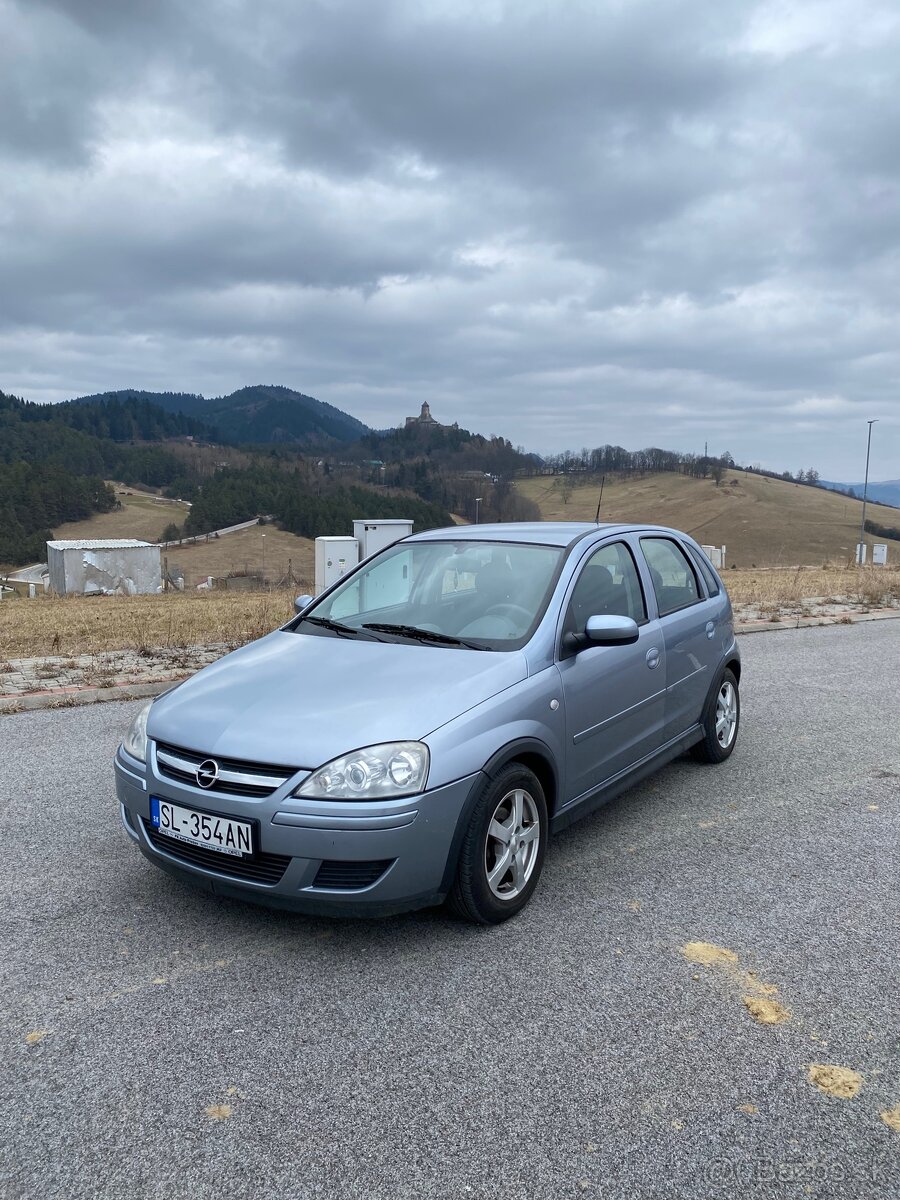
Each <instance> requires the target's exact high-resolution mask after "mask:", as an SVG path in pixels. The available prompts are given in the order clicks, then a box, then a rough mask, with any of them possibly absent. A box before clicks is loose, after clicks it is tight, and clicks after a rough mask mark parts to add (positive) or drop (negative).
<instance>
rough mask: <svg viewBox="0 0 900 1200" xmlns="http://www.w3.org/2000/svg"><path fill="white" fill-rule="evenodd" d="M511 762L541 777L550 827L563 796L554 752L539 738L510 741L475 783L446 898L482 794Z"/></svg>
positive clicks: (445, 882)
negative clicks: (474, 810) (463, 841)
mask: <svg viewBox="0 0 900 1200" xmlns="http://www.w3.org/2000/svg"><path fill="white" fill-rule="evenodd" d="M510 763H521V764H522V766H523V767H527V768H528V770H529V771H533V772H534V774H535V775H536V776H537V777H538V779H539V780H540V783H541V787H542V788H543V789H544V799H545V800H546V801H547V816H548V826H549V823H550V821H552V819H553V813H554V811H555V809H556V806H557V803H558V800H559V795H560V784H559V772H558V770H557V766H556V762H555V760H554V757H553V752H552V750H551V749H550V747H549V746H548V745H547V744H546V743H545V742H542V741H540V740H539V739H538V738H516V739H515V740H514V741H512V742H507V744H506V745H505V746H501V747H500V749H499V750H496V751H495V752H494V753H493V754H492V755H491V757H490V758H489V759H488V761H487V762H486V763H485V764H484V766H483V767H482V769H481V771H480V772H479V782H476V783H474V784H473V786H472V790H471V792H470V793H469V797H468V800H467V802H466V804H465V806H464V808H463V811H462V812H461V813H460V817H459V821H458V822H457V826H456V831H455V832H454V835H453V841H452V842H451V845H450V852H449V854H448V855H447V863H446V865H445V867H444V875H443V878H442V880H441V893H442V894H444V895H446V893H447V892H448V891H449V890H450V887H451V885H452V883H453V878H454V876H455V874H456V865H457V863H458V861H459V852H460V847H461V845H462V839H463V834H464V833H465V830H466V828H467V827H468V824H469V820H470V819H471V815H472V810H473V809H474V807H475V803H476V801H477V800H478V797H479V796H480V795H481V794H482V789H483V788H484V786H485V784H487V783H490V781H491V780H493V779H494V778H496V776H497V775H499V774H500V772H501V771H502V770H503V769H504V768H505V767H508V766H509V765H510ZM548 833H549V828H548Z"/></svg>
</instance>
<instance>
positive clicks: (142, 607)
mask: <svg viewBox="0 0 900 1200" xmlns="http://www.w3.org/2000/svg"><path fill="white" fill-rule="evenodd" d="M725 579H726V582H727V584H728V590H729V593H730V595H731V598H732V600H733V602H734V604H735V607H736V609H738V611H740V610H741V609H742V608H744V609H751V610H755V611H758V612H761V613H764V614H765V613H774V612H776V611H779V610H781V611H782V612H793V611H795V610H797V609H798V608H799V607H800V606H801V604H802V602H803V601H804V600H809V599H812V598H817V599H822V600H825V601H827V600H836V601H840V602H841V603H845V604H848V605H849V606H853V607H855V608H857V609H860V608H862V609H866V608H877V607H880V606H881V605H882V604H885V603H887V604H890V603H894V604H900V568H898V567H894V568H885V569H881V568H869V569H867V570H862V571H860V570H857V569H856V568H829V569H825V570H820V569H808V570H768V571H741V570H735V571H727V572H726V573H725ZM297 590H298V589H297V588H296V587H294V588H277V589H271V590H269V591H240V592H229V591H224V590H223V591H219V590H214V591H211V592H197V591H189V592H169V593H167V594H164V595H159V596H96V597H86V596H70V597H66V598H62V597H58V596H44V597H40V598H38V599H35V600H23V599H19V600H4V601H3V603H2V604H0V663H2V662H4V661H6V660H7V659H11V658H33V657H38V656H40V655H48V654H54V655H77V654H99V653H102V652H104V651H107V650H138V651H141V650H151V649H161V648H184V647H190V646H201V645H209V644H211V643H226V644H228V645H230V646H239V645H243V644H244V643H245V642H249V641H252V640H253V639H254V638H257V637H261V636H262V635H263V634H264V633H268V632H269V631H270V630H272V629H275V628H277V626H279V625H281V624H282V623H283V622H284V621H286V620H287V619H288V617H290V615H291V613H292V611H293V609H292V602H293V599H294V596H295V594H296V592H297Z"/></svg>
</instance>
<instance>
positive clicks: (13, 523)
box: [0, 392, 203, 564]
mask: <svg viewBox="0 0 900 1200" xmlns="http://www.w3.org/2000/svg"><path fill="white" fill-rule="evenodd" d="M201 428H203V427H202V426H201V425H200V423H199V422H197V421H195V420H193V419H191V418H187V417H183V416H176V415H174V414H172V413H166V412H163V411H162V410H161V409H155V408H154V407H153V406H152V405H149V404H147V403H146V402H141V401H129V402H124V401H116V402H108V401H99V402H97V403H92V404H90V405H84V406H75V405H70V404H53V405H48V404H29V403H28V402H26V401H24V400H19V399H17V398H16V397H15V396H7V395H5V394H4V393H3V392H0V563H8V564H18V563H23V562H34V561H35V560H40V559H43V558H44V555H45V548H44V543H45V542H46V541H47V539H48V538H49V537H50V536H51V530H52V529H53V528H54V527H55V526H56V525H61V524H63V522H65V521H81V520H84V519H85V518H86V517H90V516H91V515H92V514H93V513H95V512H106V511H108V510H109V509H110V508H111V507H112V506H113V505H114V504H115V496H114V495H113V492H112V489H111V488H109V487H107V485H106V484H105V483H104V479H121V480H123V481H124V482H125V483H146V484H148V485H150V486H151V487H166V486H169V487H177V486H178V482H179V479H180V478H182V477H183V474H184V466H183V464H182V463H181V461H180V460H179V459H178V458H176V457H175V455H173V454H172V453H171V452H170V451H168V450H166V449H164V448H163V447H162V446H154V445H137V446H133V445H128V444H126V443H128V442H130V441H131V440H132V439H133V438H140V439H142V440H144V441H146V442H153V441H157V440H160V439H162V438H166V437H173V436H178V435H184V434H185V433H188V432H191V431H193V430H200V429H201Z"/></svg>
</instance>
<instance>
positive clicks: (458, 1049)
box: [0, 621, 900, 1200]
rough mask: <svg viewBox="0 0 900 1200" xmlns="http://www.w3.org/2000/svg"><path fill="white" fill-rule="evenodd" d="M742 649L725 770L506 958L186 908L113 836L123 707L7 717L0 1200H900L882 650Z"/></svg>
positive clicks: (871, 637)
mask: <svg viewBox="0 0 900 1200" xmlns="http://www.w3.org/2000/svg"><path fill="white" fill-rule="evenodd" d="M741 648H742V652H743V654H744V663H745V686H744V689H743V698H744V714H743V729H742V734H741V740H740V744H739V747H738V749H737V750H736V752H735V754H734V755H733V757H732V758H731V760H730V761H729V762H728V763H727V764H726V765H724V766H722V767H718V768H710V767H701V766H698V765H695V764H694V763H693V762H692V761H690V760H683V761H680V762H678V763H675V764H673V765H672V766H671V767H669V768H668V769H666V770H665V771H664V772H662V773H661V774H660V775H658V776H657V777H656V778H655V779H653V780H652V781H650V782H649V783H648V784H646V785H645V786H642V787H640V788H638V789H636V790H635V791H633V792H632V793H630V794H629V795H628V796H625V797H623V798H622V799H620V800H619V801H617V802H615V803H614V804H612V805H611V806H609V807H607V808H606V809H604V810H601V811H600V812H599V813H597V814H596V815H594V816H592V817H590V818H588V819H587V820H585V821H583V822H581V823H580V824H578V825H576V826H574V827H572V828H571V829H569V830H567V831H566V832H565V833H564V834H562V835H560V836H559V837H558V838H557V839H556V840H555V841H554V843H553V845H552V846H551V851H550V855H549V857H548V862H547V868H546V871H545V875H544V879H543V881H542V884H541V886H540V888H539V889H538V892H537V894H536V896H535V898H534V900H533V901H532V903H531V905H530V906H529V908H528V909H527V910H526V911H525V912H524V913H523V914H522V915H521V916H520V917H519V918H518V919H516V920H514V921H512V922H511V923H509V924H507V925H505V926H503V927H500V928H497V929H489V930H483V929H476V928H473V927H468V926H466V925H462V924H459V923H456V922H455V921H453V920H451V919H450V918H448V917H446V916H444V915H443V914H441V913H440V912H429V913H420V914H416V915H412V916H409V917H402V918H394V919H391V920H385V921H379V922H372V923H369V922H340V921H326V920H312V919H308V918H304V917H300V916H291V915H286V914H280V913H268V912H266V911H264V910H261V909H257V908H253V907H249V906H244V905H242V904H238V903H234V902H228V901H224V900H217V899H215V898H212V897H210V896H208V895H206V894H204V893H200V892H194V891H192V890H189V889H188V888H186V887H183V886H181V885H179V884H177V883H175V882H174V881H173V880H171V879H169V878H168V877H167V876H166V875H164V874H162V873H161V872H158V871H156V870H154V868H153V867H152V866H151V865H150V864H149V863H147V862H146V861H145V860H144V859H143V858H142V857H141V855H140V854H139V853H138V851H137V850H136V849H135V848H134V847H133V846H132V845H131V843H130V842H128V841H127V839H126V838H125V835H124V834H123V833H122V832H121V831H120V828H119V823H118V813H117V809H116V804H115V798H114V791H113V782H112V770H111V765H110V760H111V758H112V755H113V751H114V749H115V746H116V743H117V740H118V738H119V736H120V733H121V731H122V730H123V729H124V727H125V725H126V724H127V721H128V719H129V717H130V714H131V713H132V712H133V711H134V709H135V705H133V704H106V705H100V706H97V707H92V708H85V709H77V710H67V711H58V712H52V711H44V712H36V713H26V714H22V715H19V716H13V717H0V804H2V825H0V839H2V861H3V873H2V888H3V904H2V917H0V920H2V928H3V933H2V957H0V985H2V996H3V1002H2V1027H0V1038H2V1043H3V1048H2V1066H0V1070H2V1073H3V1076H4V1077H5V1078H4V1080H3V1082H2V1104H0V1194H2V1195H3V1196H4V1197H29V1198H30V1197H34V1198H35V1200H52V1198H55V1197H66V1198H67V1200H74V1198H77V1197H90V1198H92V1200H93V1198H95V1197H117V1198H118V1197H130V1198H138V1200H143V1198H145V1197H160V1198H162V1197H165V1198H166V1200H172V1198H175V1197H178V1198H180V1197H185V1198H187V1197H190V1198H191V1200H203V1198H206V1197H229V1198H243V1197H248V1198H249V1197H254V1198H255V1197H260V1198H262V1197H265V1198H270V1197H271V1198H278V1200H281V1198H285V1200H287V1198H290V1200H299V1198H303V1197H320V1196H321V1197H326V1196H327V1197H329V1198H330V1200H335V1198H337V1200H345V1198H350V1197H377V1198H381V1197H385V1198H388V1197H389V1198H391V1200H393V1198H395V1197H398V1198H399V1197H403V1198H405V1197H417V1198H418V1197H431V1196H436V1197H447V1198H448V1200H450V1198H452V1200H458V1198H460V1197H491V1198H493V1197H497V1198H509V1200H512V1198H516V1197H541V1198H544V1197H546V1198H548V1200H550V1198H554V1200H555V1198H556V1197H565V1196H581V1195H588V1196H590V1195H596V1196H612V1197H616V1198H619V1197H628V1198H630V1200H633V1198H634V1197H652V1198H653V1200H656V1198H657V1197H669V1196H678V1197H685V1198H690V1200H699V1198H701V1197H707V1196H711V1197H723V1198H727V1200H732V1198H733V1197H741V1198H742V1200H743V1198H746V1197H770V1196H771V1197H778V1198H781V1197H793V1196H798V1197H800V1196H809V1195H811V1196H841V1197H844V1198H853V1197H872V1198H873V1200H874V1198H875V1197H878V1198H879V1200H882V1198H887V1197H894V1196H898V1195H900V1131H896V1132H895V1131H894V1130H893V1129H891V1128H890V1127H889V1125H888V1124H887V1123H886V1122H885V1121H884V1120H883V1119H882V1117H881V1116H880V1113H881V1112H882V1111H885V1112H889V1111H890V1110H891V1109H892V1108H893V1107H894V1106H895V1105H900V1020H898V990H900V989H898V982H900V978H898V975H900V968H898V964H900V901H898V881H900V697H898V678H900V623H897V622H893V621H889V622H883V623H872V624H865V625H855V626H848V627H830V628H824V629H806V630H797V631H784V632H778V633H772V634H757V635H754V636H751V637H747V638H744V639H742V642H741ZM691 941H702V942H709V943H714V944H715V945H717V946H720V947H723V948H725V949H727V950H730V951H731V952H733V953H734V954H735V955H737V956H738V957H737V962H731V963H728V962H726V963H725V964H724V965H723V966H718V967H717V966H714V967H706V966H699V965H697V964H695V963H692V962H689V961H688V960H687V959H686V958H685V956H684V955H683V953H682V951H681V947H682V946H683V945H684V944H686V943H688V942H691ZM747 971H753V972H756V975H755V976H754V977H748V976H747V975H746V974H745V972H747ZM762 983H767V984H772V985H774V986H775V987H777V989H778V991H777V1000H778V1001H779V1002H780V1003H781V1004H782V1005H783V1006H784V1007H785V1008H786V1009H788V1010H789V1011H790V1013H791V1017H790V1020H787V1021H786V1022H784V1023H782V1024H777V1025H760V1024H757V1023H756V1022H755V1021H754V1020H753V1019H752V1018H751V1016H750V1014H749V1012H748V1011H747V1009H746V1008H745V1006H744V1004H743V1003H742V996H743V995H745V994H747V991H748V989H749V990H750V991H751V992H753V991H754V989H755V994H757V995H762V994H764V993H763V991H761V990H760V989H761V984H762ZM29 1035H31V1037H29ZM809 1063H824V1064H829V1065H838V1066H842V1067H845V1068H850V1069H852V1070H854V1071H857V1072H859V1074H860V1075H861V1076H862V1080H863V1082H862V1087H861V1089H860V1090H859V1092H858V1094H857V1095H856V1096H855V1097H853V1098H852V1099H840V1098H836V1097H833V1096H830V1095H826V1094H824V1093H823V1092H821V1091H820V1090H818V1088H816V1087H814V1086H813V1085H812V1084H811V1083H810V1082H809V1080H808V1078H807V1071H808V1064H809ZM742 1106H743V1107H742ZM750 1106H752V1108H751V1107H750ZM217 1116H218V1117H219V1118H220V1119H215V1118H216V1117H217Z"/></svg>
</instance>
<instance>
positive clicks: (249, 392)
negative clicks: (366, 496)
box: [73, 384, 370, 449]
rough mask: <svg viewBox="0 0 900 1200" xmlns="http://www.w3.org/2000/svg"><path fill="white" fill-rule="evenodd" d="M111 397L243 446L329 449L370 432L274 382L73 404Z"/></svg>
mask: <svg viewBox="0 0 900 1200" xmlns="http://www.w3.org/2000/svg"><path fill="white" fill-rule="evenodd" d="M111 399H119V400H125V399H130V400H142V401H146V402H148V403H150V404H155V405H157V406H158V407H159V408H162V409H165V410H166V411H167V412H172V413H183V414H184V415H185V416H188V417H192V418H193V419H194V420H197V421H201V422H202V423H203V424H204V425H205V426H206V427H207V428H208V429H210V430H211V431H214V432H215V433H216V435H217V436H218V437H219V438H220V439H221V440H222V441H226V442H235V443H238V444H253V445H266V444H271V443H281V444H284V443H292V444H296V445H298V446H306V447H309V448H316V447H321V448H323V449H326V448H328V447H329V446H334V445H347V444H349V443H351V442H356V441H358V440H359V439H360V438H361V437H364V436H365V435H366V434H367V433H369V432H370V430H369V427H368V426H367V425H364V424H363V422H362V421H358V420H357V419H356V417H352V416H350V414H349V413H345V412H343V411H342V410H341V409H339V408H335V407H334V405H333V404H327V403H326V402H325V401H323V400H316V399H315V397H314V396H306V395H304V393H303V392H295V391H294V390H293V389H292V388H288V387H281V386H279V385H273V384H256V385H253V386H250V387H244V388H239V389H238V391H236V392H232V393H231V394H230V395H228V396H216V397H206V396H200V395H197V394H196V393H193V392H145V391H136V390H134V389H130V388H129V389H124V390H122V391H116V392H101V393H99V394H97V395H93V396H79V397H78V399H77V400H75V401H73V403H74V404H96V403H97V402H98V401H102V400H111Z"/></svg>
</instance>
